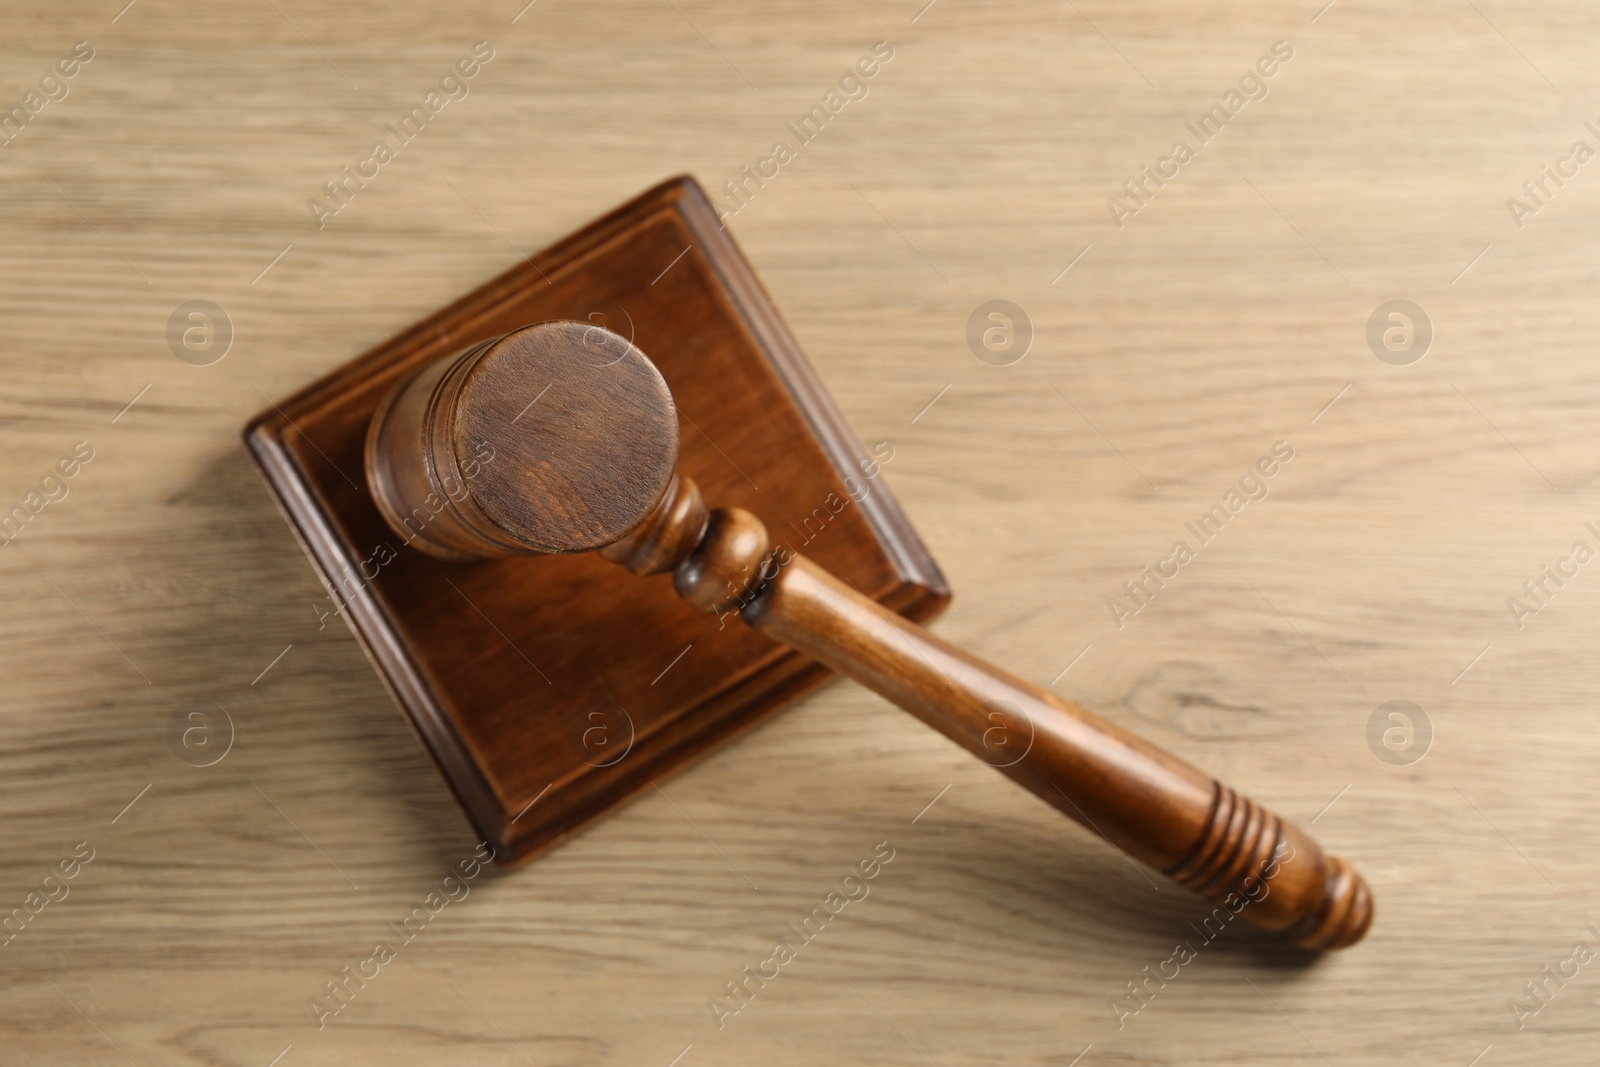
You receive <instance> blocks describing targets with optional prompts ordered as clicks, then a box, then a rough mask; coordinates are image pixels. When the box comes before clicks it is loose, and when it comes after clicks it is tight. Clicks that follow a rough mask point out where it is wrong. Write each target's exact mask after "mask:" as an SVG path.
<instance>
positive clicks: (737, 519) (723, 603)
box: [600, 474, 775, 614]
mask: <svg viewBox="0 0 1600 1067" xmlns="http://www.w3.org/2000/svg"><path fill="white" fill-rule="evenodd" d="M770 548H771V541H770V539H769V538H768V536H767V528H766V526H765V525H764V524H763V523H762V522H761V520H760V519H758V518H756V516H754V515H752V514H751V513H750V512H748V511H745V510H744V509H742V508H726V509H718V510H716V511H709V510H707V508H706V506H705V501H704V500H703V499H702V498H701V496H700V487H699V486H697V485H696V484H695V482H694V479H693V478H689V477H686V476H684V475H682V474H675V475H673V478H672V483H671V484H670V485H669V486H667V491H666V493H665V494H664V495H663V496H662V497H661V500H660V502H659V503H657V504H656V507H655V510H653V511H652V512H651V513H650V514H649V516H648V517H646V519H645V520H644V522H642V523H640V524H639V525H638V526H637V527H635V528H634V529H633V530H632V531H631V532H629V533H628V535H627V536H626V537H624V538H622V540H620V541H616V542H614V543H612V544H610V545H607V546H606V547H605V548H602V549H601V550H600V555H601V556H602V557H604V558H605V559H608V560H610V561H611V562H613V563H619V564H621V565H622V566H624V567H626V568H627V569H628V570H630V571H632V572H633V573H635V574H659V573H661V572H662V571H671V572H672V581H673V585H674V587H676V589H677V590H678V595H679V596H681V597H682V598H683V599H684V600H685V601H686V602H687V603H689V604H691V605H693V606H694V607H696V608H699V609H700V610H701V611H707V612H711V613H713V614H721V613H723V612H726V611H731V610H733V609H735V608H739V607H742V606H743V605H744V604H746V603H748V602H749V601H750V599H751V598H752V597H753V596H754V595H755V594H756V593H757V592H758V590H759V589H760V587H761V585H762V583H763V582H764V581H765V580H766V579H768V578H770V577H772V573H773V571H774V570H775V567H774V565H773V564H772V563H771V562H770V561H769V558H768V552H769V549H770Z"/></svg>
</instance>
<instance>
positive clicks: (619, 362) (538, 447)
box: [366, 322, 678, 559]
mask: <svg viewBox="0 0 1600 1067" xmlns="http://www.w3.org/2000/svg"><path fill="white" fill-rule="evenodd" d="M677 462H678V412H677V409H676V408H675V407H674V406H673V403H672V394H671V393H670V392H668V391H667V383H666V382H665V381H663V380H662V378H661V374H660V372H659V371H657V370H656V368H655V365H654V364H652V363H651V362H650V361H649V360H648V359H646V358H645V355H644V353H643V352H640V351H639V350H638V349H637V348H635V347H634V346H633V345H632V344H630V343H629V342H628V341H626V340H625V339H623V338H622V337H620V336H618V335H617V334H614V333H612V332H611V331H610V330H606V329H602V328H601V327H599V326H592V325H588V324H585V323H579V322H546V323H540V324H539V325H536V326H528V327H524V328H523V329H520V330H515V331H513V332H511V333H509V334H506V335H505V336H503V337H499V338H496V339H492V340H489V341H485V342H483V343H481V344H478V345H474V346H473V347H471V348H469V349H467V350H466V351H465V352H463V353H461V354H460V355H459V356H457V357H455V358H454V359H446V360H440V361H439V362H437V363H435V364H433V365H432V366H429V367H425V368H424V369H423V370H421V371H420V372H418V373H417V374H416V375H414V376H412V377H411V378H410V379H409V380H405V381H402V382H401V383H400V385H399V386H398V387H397V388H396V389H395V390H394V391H393V392H391V393H390V394H389V396H388V397H387V398H386V399H385V400H384V402H383V403H382V404H381V405H379V407H378V410H377V412H376V413H375V414H374V416H373V419H372V426H371V429H370V430H369V432H368V436H367V449H366V468H367V481H368V484H369V485H371V486H372V493H373V497H374V498H375V500H376V502H377V504H378V507H379V509H380V510H381V511H382V512H383V516H384V518H385V519H386V520H387V521H388V523H389V525H390V526H392V527H394V529H395V531H396V532H397V533H399V534H401V535H402V536H404V537H406V538H408V539H409V540H410V542H411V544H412V545H414V546H415V547H417V548H419V549H421V550H422V551H424V552H428V553H429V554H431V555H435V556H439V557H441V558H445V559H468V558H474V557H479V558H481V557H493V556H503V555H508V554H527V553H557V552H587V551H590V550H593V549H597V548H603V547H605V546H606V545H609V544H612V543H613V542H615V541H617V540H619V539H620V538H622V537H623V535H625V534H627V533H628V532H629V531H630V530H632V529H634V528H635V527H637V526H638V525H639V524H640V523H641V522H642V521H643V520H644V519H645V518H646V517H647V516H649V514H650V512H651V511H652V510H653V509H654V508H655V506H656V504H657V503H658V502H659V501H660V500H661V498H662V496H663V495H664V494H665V493H666V491H667V489H668V488H669V486H670V485H671V482H672V477H673V471H674V468H675V467H676V466H677ZM430 504H431V505H432V506H431V507H430V506H429V505H430Z"/></svg>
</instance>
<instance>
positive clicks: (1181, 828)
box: [366, 322, 1373, 949]
mask: <svg viewBox="0 0 1600 1067" xmlns="http://www.w3.org/2000/svg"><path fill="white" fill-rule="evenodd" d="M484 442H489V443H490V444H491V445H492V446H493V448H494V455H495V457H496V458H495V462H494V463H493V464H492V465H480V464H478V463H477V462H476V459H475V457H477V456H480V455H481V453H479V452H478V451H477V449H478V448H479V447H480V446H481V445H482V443H484ZM677 460H678V416H677V411H676V408H675V407H674V405H673V401H672V395H671V393H670V392H669V391H668V389H667V385H666V382H665V381H663V380H662V377H661V375H660V373H659V372H658V371H657V370H656V368H655V366H654V364H652V363H651V362H650V361H649V359H647V358H646V357H645V355H644V353H642V352H640V351H639V350H638V349H637V348H635V347H634V346H633V345H632V344H631V343H630V342H628V341H627V340H625V339H624V338H622V337H620V336H618V335H616V334H614V333H611V332H610V331H608V330H604V329H601V328H600V327H597V326H590V325H587V324H585V323H579V322H547V323H541V324H539V325H536V326H528V327H525V328H523V329H520V330H515V331H513V332H511V333H509V334H506V335H505V336H503V337H499V338H494V339H491V340H489V341H485V342H482V343H480V344H477V345H474V346H472V347H471V348H468V349H467V350H466V351H464V352H462V353H460V354H459V355H457V356H454V357H452V358H449V359H445V360H441V361H439V362H437V363H435V364H433V365H431V366H428V367H425V368H423V369H422V370H421V371H419V372H417V373H416V374H415V375H413V376H412V377H410V378H409V379H407V380H403V381H402V382H401V383H400V384H399V385H398V386H396V388H395V390H394V391H393V392H392V393H391V394H390V395H389V396H388V397H387V398H386V399H385V400H384V401H383V403H382V404H381V405H380V406H379V408H378V410H377V412H376V413H375V414H374V416H373V420H372V425H371V429H370V431H369V433H368V436H367V446H366V468H367V479H368V484H369V485H370V486H371V487H372V492H373V496H374V498H375V499H376V502H377V504H378V507H379V510H380V511H381V512H382V513H383V515H384V517H385V519H386V520H387V521H388V522H389V524H390V525H391V526H393V527H394V529H395V530H396V531H397V532H399V533H401V534H402V535H404V536H406V537H407V538H408V539H409V540H410V543H411V544H412V545H414V546H416V547H418V548H420V549H422V550H423V551H426V552H428V553H430V554H431V555H434V556H437V557H440V558H444V559H451V560H460V561H470V560H473V559H483V558H494V557H502V556H507V555H527V554H539V553H566V552H586V551H595V550H598V551H599V553H600V554H601V555H602V556H603V557H605V558H606V559H608V560H611V561H612V562H614V563H617V564H620V565H621V566H623V567H626V568H627V569H628V570H630V571H633V572H634V573H636V574H656V573H661V572H667V571H670V572H671V573H672V580H673V583H674V586H675V587H676V589H677V591H678V594H679V595H680V596H681V597H682V598H683V599H684V600H685V601H687V602H688V603H689V604H691V605H693V606H694V607H696V608H699V609H701V610H703V611H708V612H715V613H732V612H737V614H738V615H739V617H740V618H742V619H743V620H744V621H745V622H746V623H748V624H749V625H750V626H751V627H753V628H754V629H756V630H757V631H759V632H760V633H763V634H765V635H766V636H768V637H770V638H772V639H773V640H775V641H779V642H782V643H783V644H785V645H788V646H789V647H791V648H794V649H796V650H798V651H800V652H802V653H804V654H805V655H807V656H810V657H812V658H813V659H816V660H818V661H820V662H821V663H824V664H826V665H827V666H829V667H831V668H833V669H834V670H836V671H838V672H839V673H841V674H845V675H849V676H850V677H851V678H854V679H856V680H857V681H858V682H860V683H862V684H863V685H865V686H867V687H868V688H869V689H872V690H873V691H874V692H877V693H879V694H881V695H882V696H884V697H885V698H887V699H888V700H890V701H892V702H893V703H895V704H898V705H899V706H900V707H902V708H904V709H906V710H907V711H909V712H911V713H912V714H913V715H915V716H917V718H919V719H921V720H922V721H923V722H925V723H927V724H928V725H929V726H932V727H933V728H934V729H936V730H938V731H939V732H940V733H942V734H944V735H945V736H947V737H949V738H951V739H952V740H954V741H955V742H956V743H957V744H960V745H961V746H963V747H964V748H966V749H967V750H969V751H971V752H973V753H974V754H976V755H978V756H979V757H980V758H983V759H984V760H985V761H986V762H989V763H991V765H993V764H994V763H995V746H994V745H993V744H991V743H990V742H991V741H992V737H991V734H992V733H993V732H994V731H996V730H1000V731H1002V734H1003V736H1004V737H1006V738H1007V739H1008V741H1010V742H1011V743H1012V744H1013V745H1016V746H1017V747H1021V748H1023V751H1022V753H1021V754H1020V755H1018V756H1016V757H1015V758H1012V757H1011V756H1009V755H1008V756H1007V759H1009V760H1010V762H1006V763H1004V764H1003V765H1001V766H1000V767H999V769H1000V770H1001V771H1003V772H1004V773H1005V774H1006V775H1008V776H1010V777H1011V778H1012V779H1014V780H1015V781H1017V782H1019V783H1020V784H1022V785H1023V786H1025V787H1027V788H1028V789H1030V790H1032V791H1033V792H1034V793H1036V794H1037V795H1038V796H1039V797H1041V798H1042V799H1043V800H1045V801H1046V802H1047V803H1049V804H1051V805H1052V806H1053V807H1055V808H1057V809H1059V810H1060V811H1061V812H1063V813H1064V814H1066V815H1067V816H1068V817H1070V818H1072V819H1074V820H1076V821H1077V822H1079V823H1081V824H1082V825H1084V826H1085V827H1086V828H1088V829H1089V830H1091V831H1093V832H1094V833H1096V834H1099V835H1100V836H1102V837H1104V838H1105V839H1106V840H1108V841H1110V842H1111V843H1112V844H1113V845H1115V846H1117V847H1118V848H1119V849H1121V850H1123V852H1125V853H1126V854H1127V855H1129V856H1131V857H1133V858H1134V859H1137V860H1140V861H1141V862H1143V863H1145V864H1147V865H1149V866H1150V867H1152V868H1154V869H1156V870H1157V871H1160V872H1161V873H1163V874H1165V875H1167V876H1168V877H1170V878H1172V879H1173V880H1174V881H1176V882H1178V883H1179V884H1180V885H1183V886H1186V887H1188V888H1189V889H1192V890H1194V891H1195V892H1196V893H1199V894H1200V895H1201V896H1203V897H1206V898H1207V899H1209V900H1212V901H1215V902H1218V903H1220V904H1222V905H1224V906H1226V907H1227V908H1228V909H1229V910H1230V911H1232V912H1235V913H1237V914H1238V915H1240V916H1241V917H1243V918H1244V919H1246V920H1247V921H1249V922H1251V923H1253V924H1254V925H1256V926H1259V927H1262V928H1264V929H1267V930H1271V931H1275V932H1278V933H1280V934H1281V935H1282V936H1283V937H1285V938H1287V939H1288V940H1289V941H1291V942H1293V943H1294V944H1296V945H1300V946H1302V947H1305V948H1311V949H1325V948H1342V947H1344V946H1347V945H1351V944H1354V943H1355V942H1356V941H1358V940H1360V939H1361V937H1362V936H1363V935H1364V934H1365V933H1366V932H1367V928H1368V927H1369V926H1370V925H1371V922H1372V910H1373V909H1372V896H1371V893H1370V891H1369V890H1368V888H1367V885H1366V882H1364V881H1363V880H1362V878H1361V876H1360V875H1358V874H1357V873H1356V872H1355V871H1354V870H1353V869H1351V867H1350V866H1349V865H1348V864H1347V863H1345V861H1343V860H1341V859H1339V858H1338V857H1335V856H1329V855H1326V854H1325V853H1323V851H1322V850H1321V849H1320V848H1319V847H1318V846H1317V843H1316V842H1315V841H1314V840H1312V838H1311V837H1310V836H1308V835H1307V834H1306V833H1304V832H1303V831H1301V830H1300V829H1299V828H1298V827H1296V826H1294V825H1292V824H1290V823H1287V822H1285V821H1283V820H1282V819H1280V818H1279V817H1278V816H1276V815H1274V814H1272V813H1271V812H1269V811H1267V810H1266V809H1265V808H1262V807H1261V806H1259V805H1257V804H1256V803H1254V802H1253V801H1251V800H1249V799H1248V798H1246V797H1243V796H1240V795H1239V794H1238V793H1236V792H1234V791H1233V790H1232V789H1230V788H1228V787H1227V786H1226V785H1224V784H1222V783H1221V782H1218V781H1216V780H1215V779H1213V778H1211V777H1210V776H1208V775H1206V774H1204V773H1202V772H1201V771H1199V770H1197V769H1196V768H1194V767H1192V766H1190V765H1189V764H1188V763H1185V762H1184V761H1183V760H1180V759H1178V758H1177V757H1176V756H1173V755H1171V754H1169V753H1167V752H1165V751H1163V750H1161V749H1160V748H1158V747H1156V746H1155V745H1152V744H1150V743H1149V742H1146V741H1144V740H1143V739H1141V738H1139V737H1137V736H1135V735H1134V734H1132V733H1129V732H1128V731H1126V730H1123V729H1121V728H1119V727H1117V726H1114V725H1112V724H1111V723H1108V722H1106V721H1104V720H1102V719H1100V718H1098V717H1097V716H1095V715H1093V714H1091V713H1090V712H1088V711H1085V710H1084V709H1082V708H1080V707H1078V706H1076V705H1075V704H1072V703H1070V702H1069V701H1066V700H1063V699H1061V698H1060V697H1057V696H1056V695H1055V694H1053V693H1050V692H1047V691H1046V690H1044V689H1042V688H1040V687H1039V686H1035V685H1032V684H1030V683H1028V682H1025V681H1022V680H1021V679H1019V678H1016V677H1014V676H1012V675H1010V674H1008V673H1006V672H1005V671H1003V670H1001V669H999V668H998V667H995V666H993V665H992V664H989V663H986V662H984V661H983V660H981V659H978V658H977V657H976V656H972V655H970V654H968V653H966V652H963V651H962V650H961V649H959V648H956V647H954V646H953V645H950V644H948V643H947V642H945V641H943V640H940V639H939V638H938V637H935V636H934V635H933V634H931V633H929V632H928V631H927V630H924V629H923V628H922V627H920V626H918V625H916V624H915V623H912V622H909V621H907V620H906V619H904V618H901V617H900V616H898V615H895V614H894V613H892V612H890V611H888V610H886V609H884V608H883V607H882V606H880V605H879V604H877V603H876V602H874V601H872V600H870V599H869V598H867V597H865V596H863V595H861V594H860V593H858V592H857V591H855V590H854V589H853V588H852V587H850V586H848V585H846V584H845V583H843V582H841V581H840V580H838V579H837V578H835V577H833V576H832V575H831V574H829V573H828V572H827V571H825V570H824V569H822V568H821V567H819V566H818V565H817V564H815V563H813V562H811V561H810V560H808V559H807V558H805V557H804V556H801V555H798V554H795V553H793V552H791V551H789V550H788V549H787V548H782V549H779V550H777V551H773V550H772V549H771V546H770V543H769V540H768V536H767V530H766V527H765V526H763V525H762V523H761V520H760V519H758V518H757V517H756V516H755V515H753V514H751V513H750V512H748V511H744V510H742V509H739V508H726V509H714V510H712V509H708V508H707V507H706V505H705V503H704V502H703V501H702V499H701V496H700V491H699V489H698V487H697V486H696V485H695V483H694V481H693V480H692V479H690V478H687V477H684V476H682V475H679V474H678V473H677V471H676V466H677ZM425 501H428V502H431V503H433V504H434V505H439V504H442V505H443V508H442V510H439V509H438V507H437V506H435V507H427V508H426V510H425V511H424V512H423V513H424V514H430V519H429V521H428V522H427V524H426V526H425V527H423V528H422V529H421V530H412V529H411V527H410V526H409V525H408V524H407V518H408V517H409V516H411V515H412V514H413V512H414V510H415V509H417V508H423V507H425ZM435 511H437V512H438V513H437V514H432V513H433V512H435ZM1006 751H1007V752H1008V753H1009V751H1010V749H1007V750H1006Z"/></svg>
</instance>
